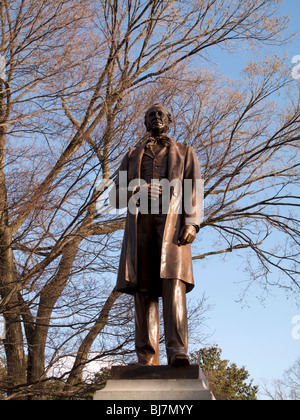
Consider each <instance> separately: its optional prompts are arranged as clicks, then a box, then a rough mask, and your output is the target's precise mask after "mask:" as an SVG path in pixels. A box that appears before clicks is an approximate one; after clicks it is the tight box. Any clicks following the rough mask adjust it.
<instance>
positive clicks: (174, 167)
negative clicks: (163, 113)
mask: <svg viewBox="0 0 300 420" xmlns="http://www.w3.org/2000/svg"><path fill="white" fill-rule="evenodd" d="M182 165H183V162H182V156H181V155H180V151H179V149H178V146H177V144H176V143H175V141H174V140H172V139H171V145H170V150H169V173H168V177H169V181H170V182H171V181H172V180H173V179H181V172H182Z"/></svg>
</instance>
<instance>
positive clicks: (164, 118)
mask: <svg viewBox="0 0 300 420" xmlns="http://www.w3.org/2000/svg"><path fill="white" fill-rule="evenodd" d="M171 123H172V117H171V114H170V112H169V111H168V109H167V108H166V107H165V106H164V105H162V104H159V103H156V104H154V105H152V107H151V108H150V109H148V111H147V112H146V115H145V126H146V129H147V131H148V132H149V133H150V134H151V135H153V136H157V135H160V134H163V133H167V131H168V130H169V127H170V125H171Z"/></svg>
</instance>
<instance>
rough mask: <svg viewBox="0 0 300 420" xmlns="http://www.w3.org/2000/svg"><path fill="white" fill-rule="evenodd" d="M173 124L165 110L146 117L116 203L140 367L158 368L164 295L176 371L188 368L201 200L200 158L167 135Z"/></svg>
mask: <svg viewBox="0 0 300 420" xmlns="http://www.w3.org/2000/svg"><path fill="white" fill-rule="evenodd" d="M171 123H172V118H171V115H170V113H169V111H168V110H167V109H166V108H165V107H164V106H163V105H161V104H155V105H153V106H152V107H151V108H150V109H149V110H148V111H147V112H146V115H145V125H146V129H147V131H148V133H149V134H150V136H149V138H148V139H147V140H146V141H144V142H143V143H142V144H141V145H139V146H137V147H131V148H130V149H129V151H128V153H127V154H126V156H125V157H124V159H123V161H122V163H121V166H120V169H119V175H118V177H117V180H116V183H115V189H114V191H113V194H112V193H111V194H112V195H111V197H112V196H113V195H114V194H115V197H116V200H115V206H116V207H118V208H121V207H128V213H127V219H126V228H125V234H124V240H123V247H122V252H121V258H120V266H119V273H118V280H117V286H116V289H117V290H118V291H120V292H123V293H128V294H132V295H134V299H135V321H136V352H137V356H138V363H139V364H140V365H149V366H153V365H159V310H158V299H159V297H162V300H163V317H164V330H165V343H166V350H167V357H168V364H169V365H171V366H173V367H178V366H186V365H188V364H189V358H188V326H187V309H186V293H188V292H190V291H191V290H192V289H193V287H194V279H193V268H192V255H191V243H192V242H193V241H194V240H195V238H196V233H197V232H198V231H199V229H200V219H201V215H202V208H201V205H202V197H201V196H199V191H200V189H199V185H201V174H200V167H199V162H198V158H197V156H196V153H195V151H194V150H193V149H192V147H191V146H189V145H186V144H181V143H178V142H175V141H173V140H172V139H171V138H170V137H168V136H167V134H166V133H167V132H168V130H169V127H170V124H171ZM124 177H125V180H124ZM121 178H122V179H121ZM166 180H167V181H168V182H167V183H168V185H169V188H167V192H164V188H163V187H162V186H163V185H165V184H163V182H165V181H166ZM178 186H179V187H178ZM200 195H201V194H200ZM121 197H123V200H122V199H121ZM124 197H125V200H124ZM165 198H167V199H168V200H169V201H167V206H166V205H164V203H165V202H166V201H164V199H165ZM111 201H112V200H111ZM121 201H123V202H121ZM124 201H125V202H124ZM142 202H143V204H145V202H146V211H145V205H142ZM166 207H167V211H166ZM141 209H143V211H142V210H141ZM153 209H156V210H153Z"/></svg>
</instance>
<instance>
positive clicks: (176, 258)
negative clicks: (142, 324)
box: [110, 139, 202, 294]
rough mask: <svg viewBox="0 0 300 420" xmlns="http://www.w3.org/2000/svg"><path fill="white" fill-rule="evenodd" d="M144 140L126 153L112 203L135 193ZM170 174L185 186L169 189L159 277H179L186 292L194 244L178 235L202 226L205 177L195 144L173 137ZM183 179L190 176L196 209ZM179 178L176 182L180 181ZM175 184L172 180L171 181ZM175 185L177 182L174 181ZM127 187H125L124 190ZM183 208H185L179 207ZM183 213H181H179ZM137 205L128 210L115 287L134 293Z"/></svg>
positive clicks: (119, 205)
mask: <svg viewBox="0 0 300 420" xmlns="http://www.w3.org/2000/svg"><path fill="white" fill-rule="evenodd" d="M146 143H147V142H144V143H143V144H141V145H140V146H137V147H131V148H130V149H129V152H128V153H127V154H126V155H125V157H124V159H123V161H122V163H121V166H120V168H119V175H118V176H117V179H116V182H115V188H114V189H113V190H112V192H111V194H110V197H111V203H112V204H114V206H115V207H117V208H122V207H126V206H127V204H128V200H130V198H131V197H132V195H133V194H134V191H133V188H128V184H129V183H130V182H131V183H132V181H133V180H134V181H133V183H134V184H135V185H137V184H139V180H140V176H141V163H142V158H143V154H144V151H145V146H146ZM120 172H123V174H122V175H123V176H124V173H127V179H126V182H125V184H127V185H124V181H123V183H122V185H121V184H120ZM168 178H169V181H170V182H171V181H172V180H179V181H180V184H181V186H182V189H181V191H180V190H178V188H176V187H175V188H174V186H172V187H171V189H170V205H169V212H168V215H167V219H166V224H165V230H164V235H163V241H162V252H161V263H160V277H161V278H166V279H180V280H182V281H184V282H185V283H186V285H187V292H189V291H191V290H192V289H193V287H194V277H193V266H192V254H191V245H190V244H188V245H184V246H179V245H178V237H179V233H180V231H181V228H182V227H183V226H184V225H186V224H189V225H194V226H196V228H197V231H198V230H199V228H200V222H201V217H202V194H201V191H202V181H201V173H200V166H199V161H198V158H197V155H196V153H195V151H194V150H193V148H192V147H191V146H189V145H185V144H182V143H178V142H175V141H173V140H171V139H170V147H169V158H168ZM184 180H191V181H189V182H190V184H189V185H190V186H191V188H189V190H190V193H189V195H190V197H188V198H190V199H191V203H192V206H193V208H194V209H196V210H194V211H193V212H192V213H189V214H188V213H187V212H186V209H185V206H184V203H183V197H186V194H185V190H184V186H185V185H186V184H185V183H184ZM179 181H177V182H179ZM171 185H172V184H171ZM174 185H176V183H174ZM124 190H126V191H124ZM124 192H125V197H126V200H125V201H126V203H124V200H123V203H121V202H120V200H119V197H120V196H119V193H121V194H122V193H123V197H124ZM112 197H113V198H112ZM180 208H182V211H181V212H180V211H178V209H180ZM178 213H181V214H178ZM137 218H138V207H136V211H135V212H133V211H132V208H131V211H129V210H128V212H127V218H126V226H125V233H124V239H123V245H122V251H121V258H120V264H119V272H118V278H117V285H116V290H118V291H120V292H123V293H128V294H134V293H135V290H136V288H137V285H138V278H137V225H138V223H137V220H138V219H137Z"/></svg>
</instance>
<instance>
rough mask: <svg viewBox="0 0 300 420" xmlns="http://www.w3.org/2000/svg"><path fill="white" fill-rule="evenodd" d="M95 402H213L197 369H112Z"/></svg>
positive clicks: (145, 367) (119, 367)
mask: <svg viewBox="0 0 300 420" xmlns="http://www.w3.org/2000/svg"><path fill="white" fill-rule="evenodd" d="M94 400H105V401H112V400H117V401H120V400H132V401H134V400H135V401H136V400H143V401H146V400H151V401H185V400H215V398H214V396H213V394H212V393H211V392H210V390H209V388H208V383H207V380H206V378H205V376H204V374H203V372H202V370H201V369H200V368H199V366H197V365H191V366H186V367H181V368H172V367H169V366H143V367H135V366H113V367H112V372H111V379H110V380H109V381H108V382H107V385H106V387H105V388H104V389H103V390H101V391H98V392H96V394H95V395H94Z"/></svg>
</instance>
